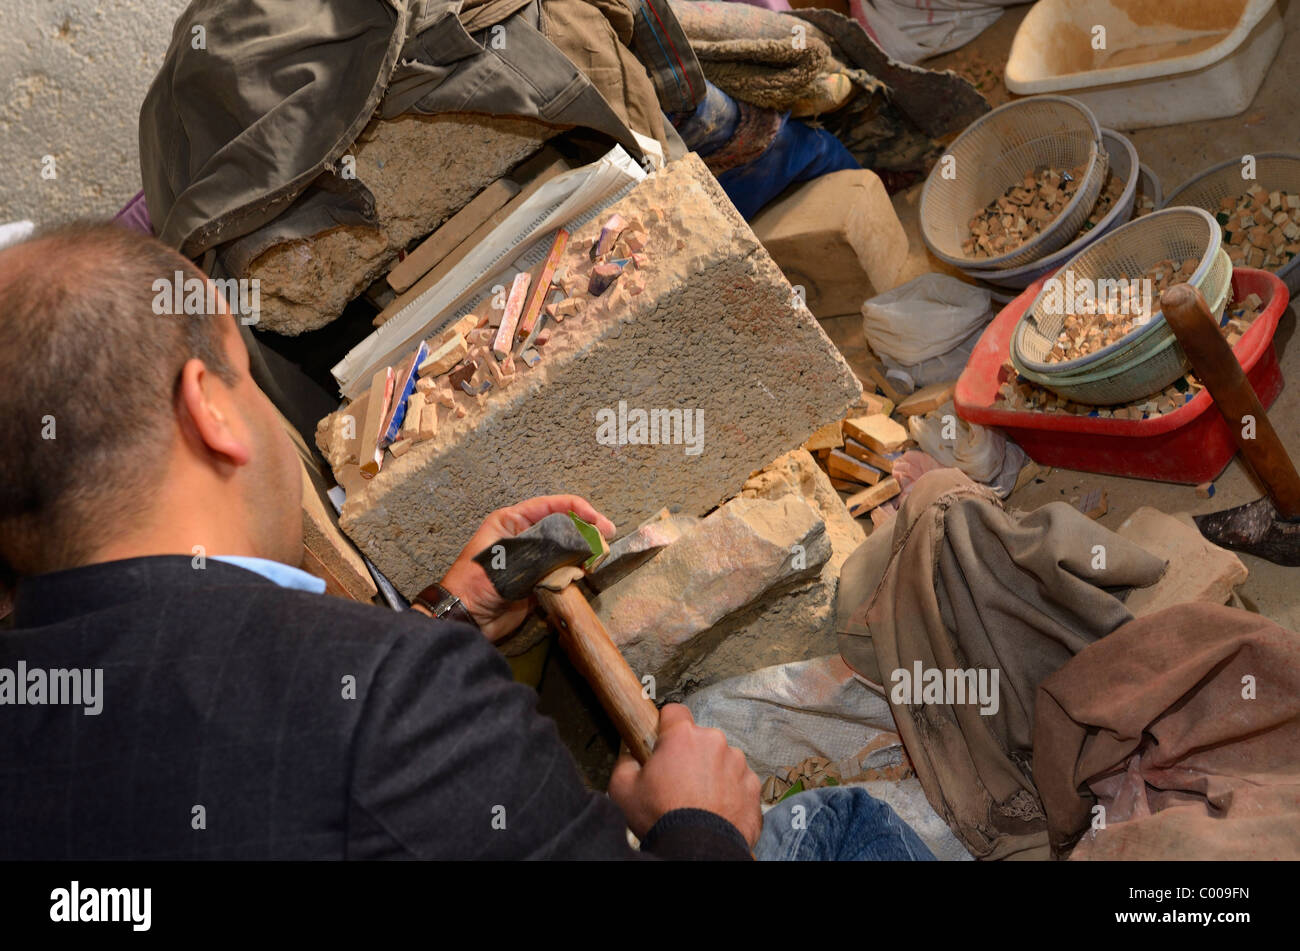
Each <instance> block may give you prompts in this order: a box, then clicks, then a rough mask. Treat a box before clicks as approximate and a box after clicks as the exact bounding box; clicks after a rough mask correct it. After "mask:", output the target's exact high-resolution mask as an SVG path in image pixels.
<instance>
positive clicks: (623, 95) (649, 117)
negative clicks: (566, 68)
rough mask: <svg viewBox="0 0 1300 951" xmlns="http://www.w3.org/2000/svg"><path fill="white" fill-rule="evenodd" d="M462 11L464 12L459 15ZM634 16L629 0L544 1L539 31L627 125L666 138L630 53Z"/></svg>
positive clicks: (644, 76) (655, 102) (645, 77)
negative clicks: (598, 91)
mask: <svg viewBox="0 0 1300 951" xmlns="http://www.w3.org/2000/svg"><path fill="white" fill-rule="evenodd" d="M463 15H464V14H463V13H462V16H463ZM635 26H636V17H635V15H634V14H633V11H632V7H631V5H630V4H629V3H628V2H627V0H546V2H545V3H543V4H542V32H543V34H545V36H546V38H547V39H548V40H550V41H551V42H552V43H554V44H555V45H556V46H557V47H559V49H560V52H562V53H563V54H564V55H565V56H566V57H568V59H569V62H571V63H573V65H575V66H577V67H578V69H580V70H582V73H583V75H585V76H586V77H587V79H588V80H590V81H591V83H592V85H593V86H595V87H596V88H597V89H598V90H600V93H601V95H602V96H604V98H605V101H606V102H607V103H609V105H610V106H611V107H612V108H613V110H614V112H615V113H617V114H618V117H619V118H620V119H621V120H622V121H623V122H624V123H626V124H627V125H628V127H630V128H631V129H634V130H635V131H637V132H640V133H642V134H643V135H649V136H651V137H652V138H655V139H658V140H659V141H660V142H661V143H662V142H664V141H665V138H664V114H663V111H662V109H661V108H660V106H659V99H658V97H657V96H656V94H655V87H654V84H653V83H651V81H650V75H649V74H648V73H647V72H646V67H645V66H643V65H642V64H641V61H640V60H638V59H637V57H636V54H635V53H634V52H633V50H632V47H633V32H634V28H635Z"/></svg>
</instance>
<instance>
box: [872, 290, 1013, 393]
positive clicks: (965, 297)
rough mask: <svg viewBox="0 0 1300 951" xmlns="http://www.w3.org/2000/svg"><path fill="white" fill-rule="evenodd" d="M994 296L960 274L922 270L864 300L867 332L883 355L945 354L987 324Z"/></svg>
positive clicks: (911, 359) (915, 359) (917, 357)
mask: <svg viewBox="0 0 1300 951" xmlns="http://www.w3.org/2000/svg"><path fill="white" fill-rule="evenodd" d="M992 301H993V298H992V295H990V294H989V292H988V291H986V290H983V289H982V288H979V287H975V286H973V285H971V284H967V283H965V282H963V281H959V280H957V278H955V277H950V276H948V275H947V274H922V275H921V276H920V277H917V278H913V279H912V280H910V281H908V282H907V283H906V284H901V285H899V286H898V287H895V288H894V289H893V290H892V291H886V292H885V293H883V294H877V295H876V296H875V297H873V298H871V299H870V300H868V301H867V302H866V303H864V304H863V305H862V332H863V333H864V334H865V335H866V338H867V343H869V344H871V349H872V350H874V351H875V352H876V353H877V354H879V355H880V356H881V357H886V356H887V357H889V358H890V359H891V360H893V361H894V362H895V363H897V364H899V365H900V366H908V365H910V364H917V363H921V362H922V361H925V360H930V359H932V358H934V357H938V356H942V355H943V354H945V353H947V352H949V351H950V350H952V349H954V348H955V347H957V346H959V345H960V344H961V343H963V342H964V341H965V340H966V338H967V337H969V336H971V334H972V333H974V332H975V331H976V330H977V329H979V328H981V327H983V326H984V325H985V324H987V323H988V322H989V319H990V318H991V317H992V316H993V314H992V308H991V304H992ZM963 363H964V361H963ZM947 379H952V377H948V378H947Z"/></svg>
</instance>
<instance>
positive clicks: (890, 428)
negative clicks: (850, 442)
mask: <svg viewBox="0 0 1300 951" xmlns="http://www.w3.org/2000/svg"><path fill="white" fill-rule="evenodd" d="M844 434H845V435H846V436H850V437H852V438H853V439H856V440H857V441H858V442H860V443H862V444H863V445H864V446H866V447H867V448H868V449H874V450H875V451H876V452H879V453H882V454H883V453H889V452H895V451H897V450H898V449H901V448H902V447H903V443H905V442H907V440H908V435H907V430H906V429H904V428H903V427H902V426H900V425H899V424H898V423H896V422H894V421H893V420H892V419H890V418H889V417H888V416H856V417H850V418H849V419H846V420H844Z"/></svg>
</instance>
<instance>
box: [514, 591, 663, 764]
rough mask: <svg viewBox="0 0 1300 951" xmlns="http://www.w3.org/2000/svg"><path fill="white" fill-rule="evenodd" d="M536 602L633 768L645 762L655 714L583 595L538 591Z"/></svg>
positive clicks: (655, 736)
mask: <svg viewBox="0 0 1300 951" xmlns="http://www.w3.org/2000/svg"><path fill="white" fill-rule="evenodd" d="M537 599H538V601H540V602H541V604H542V607H543V608H544V609H545V610H546V614H547V616H548V617H549V618H550V619H551V623H552V624H554V625H555V629H556V630H557V631H559V634H560V646H561V647H563V648H564V652H565V653H566V654H568V655H569V659H570V660H571V661H573V666H574V667H576V668H578V672H579V673H581V674H582V676H583V677H585V678H586V679H587V683H589V684H590V685H591V689H592V690H593V691H595V693H596V697H597V698H598V699H599V700H600V705H601V706H602V707H603V708H604V710H605V712H606V713H608V714H609V717H610V719H611V720H613V721H614V726H615V727H616V728H617V729H618V735H619V736H621V737H622V738H623V742H624V743H626V744H627V748H628V749H629V750H631V751H632V755H633V756H634V757H636V761H637V762H638V763H644V762H645V761H646V760H647V759H649V758H650V754H651V752H653V750H654V748H655V740H657V739H658V737H659V710H658V708H657V707H656V706H655V705H654V704H653V703H652V702H651V701H650V700H649V699H648V698H647V697H646V696H645V694H644V693H642V686H641V681H640V680H638V679H637V676H636V674H635V673H633V671H632V668H631V667H629V666H628V663H627V661H626V660H624V659H623V655H622V653H620V651H619V649H618V648H617V647H615V646H614V642H613V641H612V640H610V637H609V632H608V631H606V630H605V625H604V624H602V623H601V622H600V618H598V617H597V616H596V612H595V611H593V610H592V609H591V605H590V604H588V603H587V599H586V597H585V596H584V595H583V593H582V591H581V590H579V589H578V588H577V587H576V586H575V585H573V584H567V585H565V586H564V587H563V588H561V589H560V590H559V591H551V590H549V589H548V588H545V587H539V588H538V589H537Z"/></svg>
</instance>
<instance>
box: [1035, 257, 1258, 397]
mask: <svg viewBox="0 0 1300 951" xmlns="http://www.w3.org/2000/svg"><path fill="white" fill-rule="evenodd" d="M1210 267H1211V269H1210V271H1209V272H1208V273H1207V277H1206V280H1205V281H1203V282H1202V285H1203V286H1208V287H1210V288H1217V287H1218V286H1219V284H1220V275H1221V274H1225V273H1226V274H1227V275H1228V280H1226V281H1224V282H1223V286H1224V288H1225V290H1224V291H1223V292H1222V293H1220V294H1219V296H1217V297H1211V298H1208V299H1207V300H1206V303H1207V304H1208V305H1209V307H1210V312H1211V313H1212V314H1214V316H1215V317H1216V318H1221V317H1222V315H1223V308H1224V306H1226V304H1227V292H1226V288H1227V287H1229V286H1230V285H1231V276H1232V261H1231V260H1230V259H1229V258H1228V253H1227V252H1226V251H1224V250H1223V249H1222V248H1220V249H1219V251H1218V253H1217V254H1216V255H1215V258H1214V262H1213V263H1212V264H1211V266H1210ZM1157 317H1159V318H1160V319H1156V318H1157ZM1022 324H1023V325H1022ZM1022 324H1018V325H1017V326H1016V328H1015V332H1014V334H1013V336H1015V335H1018V334H1021V333H1024V332H1025V329H1026V328H1027V327H1029V326H1030V325H1029V324H1028V323H1027V322H1022ZM1173 339H1174V336H1173V333H1172V331H1170V330H1169V328H1168V327H1167V326H1165V325H1164V320H1163V317H1162V315H1161V314H1160V313H1159V311H1157V312H1156V313H1155V314H1153V315H1152V319H1151V320H1150V321H1149V322H1148V323H1147V325H1146V327H1145V328H1138V330H1135V331H1134V332H1133V333H1131V334H1128V335H1126V336H1125V337H1124V339H1122V340H1118V341H1116V342H1115V344H1114V345H1113V346H1111V347H1109V348H1107V351H1108V352H1106V353H1105V356H1104V357H1103V358H1102V359H1099V360H1097V361H1095V362H1089V361H1087V360H1076V361H1070V362H1069V363H1053V364H1049V366H1051V367H1053V369H1052V370H1051V371H1047V372H1040V371H1038V370H1036V369H1034V368H1033V367H1030V366H1026V365H1025V364H1024V363H1023V362H1022V361H1019V360H1017V359H1016V358H1015V356H1014V354H1013V356H1012V363H1013V364H1015V365H1016V367H1017V369H1018V370H1019V371H1020V373H1021V374H1022V375H1024V376H1025V377H1026V378H1027V379H1030V380H1033V381H1034V382H1035V383H1043V384H1044V385H1046V384H1047V383H1048V382H1052V383H1067V382H1071V381H1076V380H1082V379H1088V380H1095V379H1099V378H1100V376H1104V375H1105V374H1107V373H1120V372H1123V371H1124V370H1125V369H1127V368H1129V367H1131V366H1132V365H1133V364H1135V363H1137V362H1140V359H1141V358H1142V357H1143V355H1145V354H1149V353H1151V352H1152V351H1153V350H1155V349H1157V348H1159V347H1163V346H1165V345H1167V344H1168V343H1169V342H1170V341H1172V340H1173ZM1058 367H1069V369H1067V370H1065V371H1064V372H1062V371H1060V370H1057V369H1056V368H1058Z"/></svg>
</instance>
